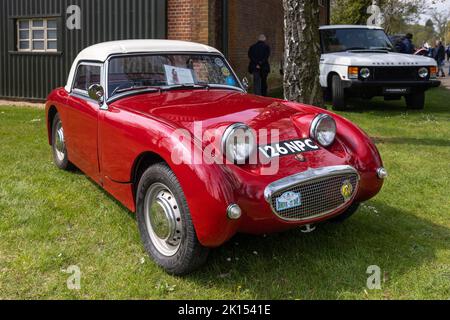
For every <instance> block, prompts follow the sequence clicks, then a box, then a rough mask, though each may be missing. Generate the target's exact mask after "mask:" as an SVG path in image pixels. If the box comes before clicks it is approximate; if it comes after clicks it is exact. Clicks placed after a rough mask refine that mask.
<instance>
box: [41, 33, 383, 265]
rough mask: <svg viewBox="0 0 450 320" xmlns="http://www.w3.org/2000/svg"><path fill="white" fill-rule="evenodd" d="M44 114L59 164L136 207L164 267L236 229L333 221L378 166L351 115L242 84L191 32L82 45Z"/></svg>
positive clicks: (202, 251) (359, 195) (365, 195)
mask: <svg viewBox="0 0 450 320" xmlns="http://www.w3.org/2000/svg"><path fill="white" fill-rule="evenodd" d="M46 115H47V125H48V137H49V143H50V145H51V146H52V150H53V156H54V162H55V164H56V165H57V166H58V167H59V168H61V169H70V168H71V167H73V166H76V167H78V168H79V169H80V170H82V171H83V172H84V173H85V174H86V175H88V176H89V177H90V178H92V180H94V181H95V182H96V183H98V184H99V185H100V186H102V187H103V188H104V189H105V190H106V191H107V192H109V193H110V194H111V195H113V196H114V197H115V198H116V199H117V200H118V201H120V202H121V203H122V204H123V205H124V206H125V207H127V208H128V209H129V210H131V211H133V212H136V215H137V221H138V225H139V230H140V233H141V237H142V241H143V243H144V246H145V249H146V250H147V251H148V253H149V255H150V256H151V257H152V258H153V259H154V260H155V261H156V262H157V263H158V264H159V265H160V266H162V267H163V268H164V269H165V270H166V271H167V272H169V273H172V274H186V273H188V272H191V271H193V270H195V269H196V268H198V267H199V266H201V265H202V264H203V263H204V262H205V260H206V258H207V255H208V251H209V250H210V248H214V247H218V246H220V245H222V244H223V243H225V242H226V241H227V240H229V239H230V238H231V237H233V236H234V235H235V234H236V233H239V232H242V233H250V234H264V233H271V232H279V231H283V230H286V229H290V228H296V227H301V226H305V227H307V228H308V229H310V228H311V227H310V226H311V225H313V224H316V223H319V222H323V221H326V220H334V221H342V220H344V219H346V218H348V217H349V216H351V215H352V214H353V213H354V212H355V211H356V209H357V208H358V205H359V204H360V203H361V202H362V201H366V200H368V199H370V198H372V197H374V196H375V195H376V194H377V193H378V192H379V191H380V189H381V187H382V185H383V179H384V178H385V177H386V176H387V173H386V170H385V169H384V168H383V164H382V161H381V159H380V155H379V153H378V151H377V148H376V147H375V146H374V144H373V143H372V141H371V140H370V139H369V137H368V136H367V135H366V134H365V133H364V132H363V131H362V130H361V129H359V128H358V127H357V126H356V125H354V124H352V123H351V122H349V121H348V120H346V119H344V118H342V117H340V116H338V115H336V114H333V113H330V112H327V111H325V110H323V109H319V108H315V107H312V106H307V105H303V104H299V103H293V102H288V101H283V100H279V99H272V98H265V97H258V96H254V95H250V94H247V93H246V91H245V86H243V84H242V83H241V81H239V79H238V78H237V77H236V75H235V73H234V71H233V70H232V68H231V67H230V65H229V64H228V62H227V61H226V59H225V58H224V57H223V55H222V54H221V53H220V52H218V51H217V50H215V49H213V48H211V47H208V46H204V45H200V44H194V43H189V42H180V41H168V40H132V41H131V40H130V41H119V42H108V43H103V44H98V45H95V46H92V47H89V48H87V49H85V50H84V51H82V52H81V53H80V54H79V55H78V57H77V58H76V60H75V61H74V63H73V66H72V69H71V71H70V75H69V78H68V81H67V85H66V86H65V87H63V88H58V89H55V90H54V91H53V92H52V93H51V94H50V95H49V97H48V101H47V103H46Z"/></svg>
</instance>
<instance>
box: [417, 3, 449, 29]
mask: <svg viewBox="0 0 450 320" xmlns="http://www.w3.org/2000/svg"><path fill="white" fill-rule="evenodd" d="M426 1H427V2H428V3H429V4H430V7H436V8H438V9H439V10H443V11H447V12H450V0H445V1H444V2H442V1H438V3H437V4H436V5H434V6H433V5H432V2H431V0H426ZM429 18H430V17H429V16H428V15H426V14H424V15H422V17H421V19H420V22H421V23H422V24H425V22H426V21H427V20H428V19H429Z"/></svg>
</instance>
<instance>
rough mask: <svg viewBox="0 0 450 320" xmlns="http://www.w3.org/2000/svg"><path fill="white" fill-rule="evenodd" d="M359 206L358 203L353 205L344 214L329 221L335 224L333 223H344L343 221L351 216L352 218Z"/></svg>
mask: <svg viewBox="0 0 450 320" xmlns="http://www.w3.org/2000/svg"><path fill="white" fill-rule="evenodd" d="M359 206H360V203H353V204H352V205H351V206H350V207H349V208H348V209H347V210H346V211H345V212H344V213H342V214H340V215H338V216H336V217H334V218H332V219H330V221H331V222H335V223H341V222H344V221H345V220H347V219H349V218H350V217H351V216H353V215H354V214H355V212H356V211H358V209H359Z"/></svg>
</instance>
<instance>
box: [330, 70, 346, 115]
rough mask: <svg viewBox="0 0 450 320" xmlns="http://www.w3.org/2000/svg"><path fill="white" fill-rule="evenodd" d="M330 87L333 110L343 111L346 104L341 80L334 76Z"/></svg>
mask: <svg viewBox="0 0 450 320" xmlns="http://www.w3.org/2000/svg"><path fill="white" fill-rule="evenodd" d="M331 85H332V86H331V95H332V103H333V110H337V111H342V110H345V109H346V107H347V102H346V98H345V90H344V85H343V83H342V80H341V78H340V77H339V76H338V75H334V76H333V78H332V79H331Z"/></svg>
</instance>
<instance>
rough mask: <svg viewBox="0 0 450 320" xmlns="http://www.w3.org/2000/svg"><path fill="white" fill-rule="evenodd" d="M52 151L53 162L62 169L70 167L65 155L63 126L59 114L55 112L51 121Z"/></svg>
mask: <svg viewBox="0 0 450 320" xmlns="http://www.w3.org/2000/svg"><path fill="white" fill-rule="evenodd" d="M52 152H53V162H54V163H55V165H56V166H57V167H58V168H60V169H62V170H70V169H72V164H71V163H70V162H69V157H68V155H67V147H66V140H65V137H64V128H63V124H62V121H61V119H60V117H59V114H56V115H55V117H54V118H53V122H52Z"/></svg>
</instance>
